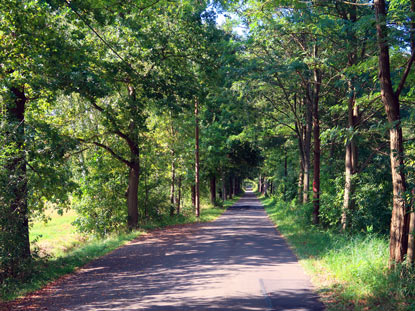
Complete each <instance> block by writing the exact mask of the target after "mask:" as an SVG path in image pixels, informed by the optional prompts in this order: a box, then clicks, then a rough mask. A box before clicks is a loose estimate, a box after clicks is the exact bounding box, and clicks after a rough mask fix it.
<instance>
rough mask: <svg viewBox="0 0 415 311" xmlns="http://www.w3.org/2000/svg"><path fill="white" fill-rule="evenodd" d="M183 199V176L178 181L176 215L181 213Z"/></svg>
mask: <svg viewBox="0 0 415 311" xmlns="http://www.w3.org/2000/svg"><path fill="white" fill-rule="evenodd" d="M181 201H182V176H179V179H178V181H177V200H176V215H180V204H181Z"/></svg>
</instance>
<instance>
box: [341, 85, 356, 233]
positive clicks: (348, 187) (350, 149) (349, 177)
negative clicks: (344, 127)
mask: <svg viewBox="0 0 415 311" xmlns="http://www.w3.org/2000/svg"><path fill="white" fill-rule="evenodd" d="M349 93H350V95H349V96H350V98H349V103H348V125H349V128H350V129H351V130H352V131H354V129H355V128H356V125H357V122H358V118H359V111H358V107H357V105H356V101H355V90H354V87H353V83H352V81H349ZM357 161H358V159H357V146H356V142H355V139H354V138H352V139H351V140H350V141H349V142H348V144H347V145H346V154H345V161H344V163H345V183H344V199H343V211H342V218H341V226H342V230H346V228H347V226H348V219H347V218H348V214H349V212H350V211H351V210H353V209H354V205H355V202H354V198H353V195H354V190H355V187H354V181H353V175H354V174H356V172H357Z"/></svg>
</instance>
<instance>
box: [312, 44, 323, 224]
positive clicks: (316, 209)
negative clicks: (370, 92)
mask: <svg viewBox="0 0 415 311" xmlns="http://www.w3.org/2000/svg"><path fill="white" fill-rule="evenodd" d="M317 52H318V49H317V45H314V51H313V54H314V57H315V58H317ZM320 85H321V73H320V70H319V69H317V68H315V69H314V90H313V136H314V174H313V178H314V179H313V223H314V224H318V223H319V222H320V216H319V215H320V118H319V107H318V105H319V95H320Z"/></svg>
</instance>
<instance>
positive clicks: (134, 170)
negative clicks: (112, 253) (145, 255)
mask: <svg viewBox="0 0 415 311" xmlns="http://www.w3.org/2000/svg"><path fill="white" fill-rule="evenodd" d="M139 179H140V166H139V164H138V163H134V164H133V165H132V167H130V174H129V177H128V195H127V206H128V221H127V223H128V228H129V229H130V230H133V229H135V228H137V226H138V184H139Z"/></svg>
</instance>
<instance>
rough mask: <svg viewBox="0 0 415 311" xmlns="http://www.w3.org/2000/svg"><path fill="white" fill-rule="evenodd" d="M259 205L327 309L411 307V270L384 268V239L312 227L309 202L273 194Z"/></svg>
mask: <svg viewBox="0 0 415 311" xmlns="http://www.w3.org/2000/svg"><path fill="white" fill-rule="evenodd" d="M262 202H263V204H264V205H265V208H266V211H267V213H268V214H269V216H270V218H271V219H272V220H273V221H274V222H275V223H276V224H277V227H278V230H279V231H280V232H281V233H282V234H283V235H284V237H285V238H286V239H287V240H288V242H289V244H290V245H291V246H292V247H293V249H294V252H295V254H296V255H297V257H298V259H299V260H300V262H301V263H302V264H303V266H304V267H305V268H306V270H307V271H308V272H309V273H310V275H311V276H312V280H313V283H314V285H315V286H316V287H317V288H318V291H319V294H320V295H321V297H322V300H323V301H324V303H325V304H326V306H327V309H328V310H336V311H341V310H408V311H409V310H415V271H414V270H408V269H407V268H406V267H404V266H400V267H398V268H397V269H396V270H393V271H391V270H389V269H388V255H389V254H388V251H389V249H388V247H389V246H388V238H387V237H386V236H384V235H381V234H373V233H353V234H352V233H348V234H343V233H340V232H339V231H335V230H333V229H329V230H326V229H322V228H319V227H315V226H312V225H311V222H310V217H309V215H311V207H310V206H307V205H305V206H299V205H297V204H295V203H294V202H284V201H283V200H281V199H277V198H263V199H262Z"/></svg>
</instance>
